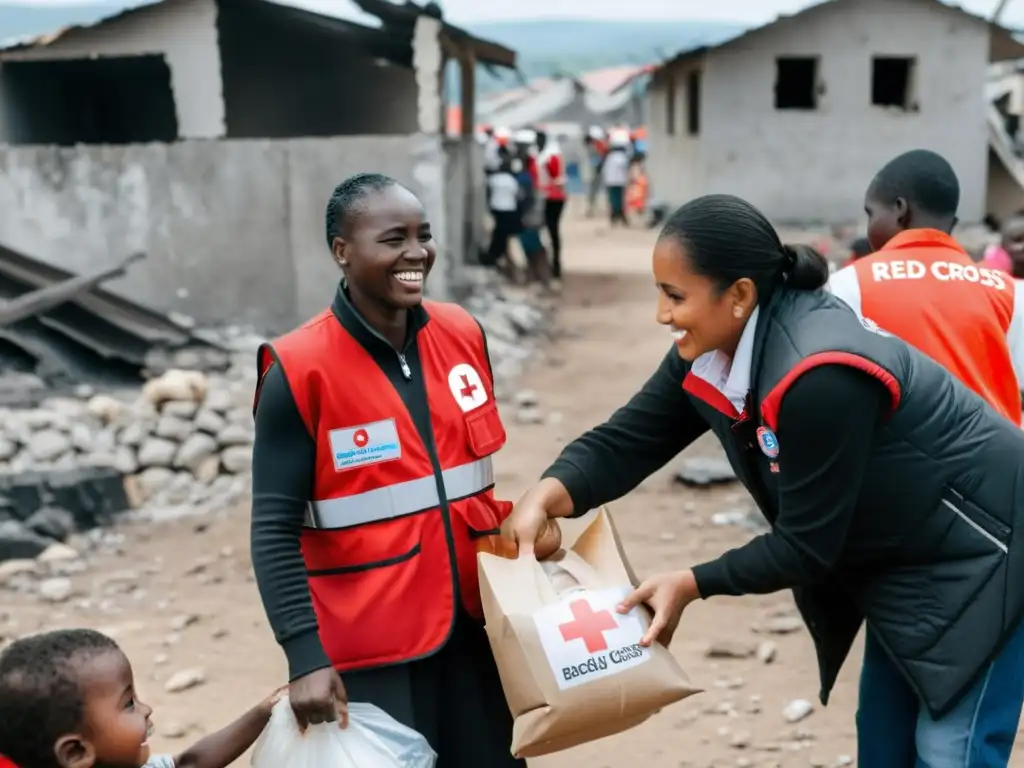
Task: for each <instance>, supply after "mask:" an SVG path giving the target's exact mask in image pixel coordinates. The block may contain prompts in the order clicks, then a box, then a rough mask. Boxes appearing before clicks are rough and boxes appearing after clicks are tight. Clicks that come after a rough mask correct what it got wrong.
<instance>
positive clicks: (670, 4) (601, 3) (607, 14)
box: [0, 0, 1024, 27]
mask: <svg viewBox="0 0 1024 768" xmlns="http://www.w3.org/2000/svg"><path fill="white" fill-rule="evenodd" d="M2 1H3V0H0V2H2ZM285 1H286V2H287V3H288V4H291V5H300V6H302V7H305V8H309V9H310V10H316V11H320V12H323V13H331V11H332V10H334V9H336V8H337V7H338V6H339V5H342V4H344V5H348V0H285ZM20 2H22V3H24V4H31V5H70V4H73V2H72V1H71V0H20ZM74 2H89V0H74ZM135 2H138V0H135ZM132 4H135V3H134V2H132V0H126V2H125V5H132ZM441 4H442V6H443V7H444V9H445V15H446V16H447V17H448V18H449V19H451V20H452V21H454V22H456V23H459V22H471V21H494V20H502V19H536V18H564V17H580V16H583V15H585V16H586V17H588V18H593V19H622V18H629V19H720V20H723V21H739V22H744V23H748V24H760V23H763V22H765V21H768V20H770V19H772V18H773V17H775V16H776V15H778V14H779V13H793V12H794V11H798V10H800V9H801V8H804V7H806V6H808V5H812V4H813V3H811V2H808V0H715V2H712V3H709V2H705V1H704V0H442V3H441ZM958 4H959V5H961V6H962V7H964V8H965V9H967V10H968V11H971V12H972V13H977V14H990V13H991V12H992V10H993V9H994V8H995V7H996V5H998V0H960V2H959V3H958ZM581 7H583V8H585V9H586V12H585V14H581V13H580V8H581ZM1004 21H1005V22H1006V23H1008V24H1012V25H1015V26H1021V27H1024V0H1010V4H1009V6H1008V8H1007V10H1006V12H1005V14H1004Z"/></svg>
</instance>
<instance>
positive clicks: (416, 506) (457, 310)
mask: <svg viewBox="0 0 1024 768" xmlns="http://www.w3.org/2000/svg"><path fill="white" fill-rule="evenodd" d="M424 309H425V310H426V312H427V314H428V315H429V320H428V321H427V322H426V323H425V324H424V325H423V326H422V327H421V328H420V329H419V331H418V332H417V334H416V342H415V343H416V347H417V351H418V354H419V360H420V367H421V368H422V372H421V374H419V375H422V376H423V377H424V379H425V381H424V384H425V387H426V392H427V400H428V405H429V408H430V422H431V425H432V428H433V430H432V431H433V433H432V434H431V435H430V436H429V437H430V439H429V440H427V441H424V439H422V438H421V436H420V434H419V432H418V431H417V429H416V425H415V424H414V422H413V419H412V417H411V415H410V414H409V412H408V410H407V409H406V407H405V405H404V403H403V401H402V398H401V396H400V395H399V393H398V391H397V390H396V389H395V385H394V384H392V382H391V381H390V380H389V379H388V378H387V376H386V375H385V374H384V372H383V371H382V370H381V369H380V366H379V365H378V364H377V363H376V362H375V360H374V359H373V357H372V356H371V355H370V353H369V352H368V351H367V350H366V349H365V348H364V347H363V346H362V345H361V344H360V343H359V342H358V341H357V340H356V339H355V338H354V337H353V336H352V335H351V334H350V333H349V332H348V331H347V330H346V329H345V328H344V326H343V325H342V324H341V322H339V320H338V318H337V316H335V314H334V313H333V312H332V311H331V310H330V309H328V310H325V311H324V312H322V313H321V314H319V315H318V316H316V317H315V318H313V319H312V320H310V321H309V322H307V323H306V324H305V325H303V326H301V327H300V328H298V329H297V330H295V331H292V332H291V333H288V334H286V335H285V336H283V337H281V338H279V339H277V340H275V341H273V342H272V343H270V344H268V345H264V347H263V348H261V350H260V357H259V365H260V372H261V374H265V373H266V371H267V370H268V369H269V368H270V366H272V365H280V366H281V369H282V370H283V372H284V375H285V378H286V379H287V381H288V384H289V387H290V389H291V392H292V395H293V397H294V399H295V403H296V406H297V407H298V410H299V413H300V415H301V416H302V419H303V421H304V422H305V424H306V427H307V429H308V430H309V433H310V435H312V436H313V438H314V440H315V443H316V469H315V476H314V481H313V498H312V499H311V500H310V503H309V507H308V510H307V515H306V521H305V527H304V529H303V533H302V556H303V558H304V560H305V563H306V568H307V570H308V575H309V588H310V593H311V595H312V598H313V607H314V609H315V611H316V615H317V619H318V623H319V628H320V639H321V642H322V644H323V647H324V650H325V651H326V652H327V655H328V657H329V658H330V659H331V661H332V663H333V664H334V666H335V667H336V668H337V669H339V670H350V669H360V668H365V667H375V666H383V665H388V664H395V663H400V662H404V661H410V660H413V659H417V658H421V657H424V656H427V655H430V654H431V653H434V652H436V651H437V650H439V649H440V648H441V647H442V646H443V645H444V644H445V642H446V641H447V639H448V636H449V634H450V631H451V627H452V624H453V622H454V620H455V615H456V611H457V610H458V605H457V602H458V601H459V600H461V602H462V604H463V606H464V607H465V609H466V610H467V611H468V612H469V613H470V614H471V615H473V616H475V617H480V616H481V607H480V590H479V585H478V582H477V565H476V539H478V538H480V537H481V536H484V535H488V534H493V533H496V532H497V528H498V527H499V525H500V524H501V522H502V520H503V519H504V518H505V517H506V516H507V515H508V513H509V512H510V511H511V507H512V505H511V503H509V502H502V501H498V500H496V499H495V498H494V492H493V485H494V470H493V468H492V466H491V458H490V457H491V456H492V455H493V454H494V453H495V452H497V451H498V449H499V448H501V447H502V445H504V443H505V430H504V427H503V426H502V423H501V418H500V416H499V415H498V410H497V406H496V405H495V402H494V387H493V382H492V379H491V374H490V365H489V361H488V359H487V351H486V345H485V341H484V337H483V332H482V331H481V329H480V327H479V325H478V324H477V322H476V321H475V320H474V319H473V318H472V316H471V315H470V314H469V313H468V312H466V311H465V310H464V309H462V308H461V307H459V306H457V305H454V304H439V303H434V302H424ZM257 397H258V390H257Z"/></svg>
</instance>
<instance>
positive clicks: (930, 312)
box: [829, 149, 1024, 424]
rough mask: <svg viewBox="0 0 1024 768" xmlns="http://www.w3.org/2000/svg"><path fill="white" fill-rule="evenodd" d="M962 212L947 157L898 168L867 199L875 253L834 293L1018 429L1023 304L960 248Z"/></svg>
mask: <svg viewBox="0 0 1024 768" xmlns="http://www.w3.org/2000/svg"><path fill="white" fill-rule="evenodd" d="M959 202H960V183H959V181H958V180H957V177H956V174H955V173H954V171H953V168H952V167H951V166H950V165H949V163H948V162H946V160H945V159H944V158H943V157H941V156H940V155H937V154H936V153H934V152H929V151H927V150H923V149H918V150H914V151H912V152H907V153H905V154H903V155H900V156H899V157H897V158H895V159H894V160H892V161H891V162H890V163H889V164H888V165H886V166H885V167H884V168H882V170H881V171H879V172H878V174H877V175H876V176H875V178H874V180H873V181H872V182H871V185H870V187H869V188H868V191H867V195H866V199H865V204H864V205H865V210H866V211H867V214H868V239H869V240H870V241H871V246H872V248H874V249H875V253H873V254H871V255H869V256H865V257H864V258H861V259H857V260H856V261H855V262H854V263H853V264H851V265H850V266H847V267H845V268H843V269H841V270H839V271H838V272H836V273H835V274H834V275H833V276H832V278H831V280H830V281H829V285H830V288H831V290H832V292H833V293H834V294H835V295H837V296H839V297H840V298H842V299H843V300H844V301H845V302H846V303H847V304H849V305H850V306H851V307H852V308H853V309H854V311H856V312H857V313H858V314H859V315H861V317H864V318H867V319H868V320H870V321H873V322H874V323H876V324H877V325H878V326H879V327H881V328H882V329H883V330H886V331H889V332H890V333H892V334H894V335H896V336H899V337H900V338H902V339H903V340H904V341H907V342H909V343H910V344H912V345H914V346H915V347H917V348H918V349H920V350H921V351H922V352H924V353H925V354H927V355H929V356H931V357H932V358H933V359H935V360H936V361H938V362H939V363H941V364H942V365H943V366H945V367H946V368H947V369H948V370H949V371H950V372H952V373H953V374H955V375H956V376H957V377H958V378H959V379H960V380H961V381H963V382H964V384H966V385H967V386H968V387H970V388H971V389H973V390H974V391H975V392H977V393H978V394H979V395H981V396H982V397H983V398H984V399H985V400H986V401H987V402H988V403H989V405H991V406H992V407H993V408H995V409H996V410H997V411H999V412H1000V413H1001V414H1002V415H1003V416H1005V417H1006V418H1008V419H1010V421H1012V422H1014V423H1015V424H1019V423H1020V422H1021V392H1020V386H1019V384H1018V375H1019V374H1021V373H1024V344H1022V343H1021V341H1022V338H1024V298H1022V296H1021V295H1020V291H1019V288H1018V286H1017V285H1015V284H1014V281H1013V280H1012V279H1011V278H1010V276H1009V275H1007V274H1004V273H1002V272H1000V271H999V270H995V269H989V268H987V267H984V266H979V265H977V264H975V263H974V261H973V260H972V259H971V257H970V256H969V255H968V254H967V252H966V251H965V250H964V249H963V247H961V246H960V244H959V243H957V241H956V240H954V239H953V237H952V236H951V234H950V233H951V232H952V231H953V227H954V226H955V225H956V222H957V206H958V205H959ZM1022 380H1024V379H1022Z"/></svg>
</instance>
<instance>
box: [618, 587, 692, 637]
mask: <svg viewBox="0 0 1024 768" xmlns="http://www.w3.org/2000/svg"><path fill="white" fill-rule="evenodd" d="M698 599H700V592H699V591H698V590H697V580H696V579H695V578H694V576H693V571H673V572H670V573H659V574H655V575H654V576H651V577H650V578H647V579H645V580H644V583H643V584H641V585H640V586H639V587H637V588H636V589H634V590H633V591H632V592H631V593H630V594H629V595H628V596H627V597H626V599H625V600H623V601H622V602H621V603H619V606H618V611H619V613H629V612H630V611H631V610H633V609H634V608H636V606H638V605H647V606H650V607H651V609H652V610H653V611H654V618H653V619H651V626H650V627H649V628H648V629H647V632H646V633H645V634H644V636H643V639H642V640H640V645H642V646H644V647H647V646H650V644H651V643H653V642H655V641H657V642H659V643H661V644H662V645H664V646H665V647H666V648H667V647H668V645H669V643H671V642H672V636H673V635H674V634H675V633H676V628H677V627H678V626H679V619H680V618H681V617H682V615H683V610H685V608H686V606H688V605H689V604H690V603H692V602H693V601H694V600H698Z"/></svg>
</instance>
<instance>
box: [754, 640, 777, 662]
mask: <svg viewBox="0 0 1024 768" xmlns="http://www.w3.org/2000/svg"><path fill="white" fill-rule="evenodd" d="M778 652H779V648H778V646H777V645H775V643H773V642H772V641H771V640H765V641H764V642H763V643H761V644H760V645H759V646H757V660H758V661H760V662H761V663H762V664H771V663H772V662H773V661H775V657H776V655H778Z"/></svg>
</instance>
